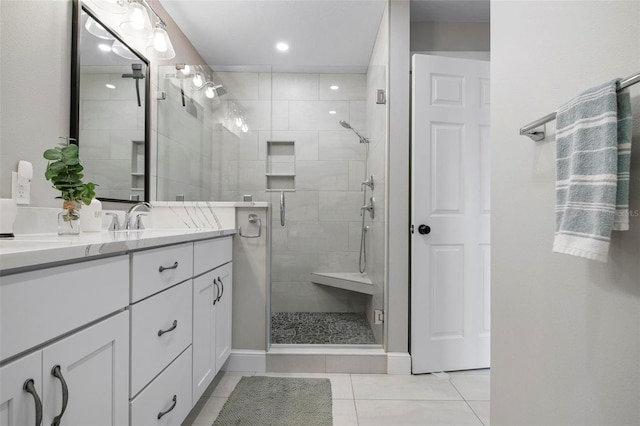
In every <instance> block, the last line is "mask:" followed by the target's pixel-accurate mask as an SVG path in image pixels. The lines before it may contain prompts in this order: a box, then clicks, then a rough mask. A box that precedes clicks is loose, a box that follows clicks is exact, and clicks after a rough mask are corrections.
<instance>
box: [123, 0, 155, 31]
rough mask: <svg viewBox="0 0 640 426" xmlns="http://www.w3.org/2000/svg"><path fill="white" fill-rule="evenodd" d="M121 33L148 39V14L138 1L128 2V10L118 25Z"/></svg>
mask: <svg viewBox="0 0 640 426" xmlns="http://www.w3.org/2000/svg"><path fill="white" fill-rule="evenodd" d="M120 28H121V29H122V32H124V33H125V34H127V35H130V36H132V37H136V38H139V39H148V38H149V37H150V36H151V31H152V27H151V19H150V18H149V12H148V11H147V8H146V7H144V5H143V4H142V3H141V2H140V1H138V0H130V1H129V10H128V11H127V14H126V15H125V17H124V20H123V21H122V22H121V23H120Z"/></svg>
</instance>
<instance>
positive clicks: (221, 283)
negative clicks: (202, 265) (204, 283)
mask: <svg viewBox="0 0 640 426" xmlns="http://www.w3.org/2000/svg"><path fill="white" fill-rule="evenodd" d="M218 282H219V283H220V286H221V287H222V291H221V292H220V296H218V300H217V302H219V301H220V299H222V295H223V294H224V283H223V282H222V280H221V279H220V277H218Z"/></svg>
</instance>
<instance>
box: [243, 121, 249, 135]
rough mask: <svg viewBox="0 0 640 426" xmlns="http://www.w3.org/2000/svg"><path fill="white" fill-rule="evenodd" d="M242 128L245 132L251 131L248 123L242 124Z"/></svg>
mask: <svg viewBox="0 0 640 426" xmlns="http://www.w3.org/2000/svg"><path fill="white" fill-rule="evenodd" d="M241 129H242V132H243V133H247V132H248V131H249V126H247V123H245V124H243V125H242V128H241Z"/></svg>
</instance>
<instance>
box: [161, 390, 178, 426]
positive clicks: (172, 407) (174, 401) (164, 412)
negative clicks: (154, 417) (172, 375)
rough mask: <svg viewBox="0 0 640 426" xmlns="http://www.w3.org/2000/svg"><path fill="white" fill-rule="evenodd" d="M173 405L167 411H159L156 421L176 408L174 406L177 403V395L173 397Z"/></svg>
mask: <svg viewBox="0 0 640 426" xmlns="http://www.w3.org/2000/svg"><path fill="white" fill-rule="evenodd" d="M172 401H173V404H172V405H171V407H169V409H168V410H167V411H160V412H159V413H158V420H160V419H161V418H162V416H164V415H165V414H167V413H169V412H171V411H172V410H173V409H174V408H176V404H177V403H178V396H177V395H173V399H172Z"/></svg>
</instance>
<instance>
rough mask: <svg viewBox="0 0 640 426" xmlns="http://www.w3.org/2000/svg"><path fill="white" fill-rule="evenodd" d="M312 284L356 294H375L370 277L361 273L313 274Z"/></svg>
mask: <svg viewBox="0 0 640 426" xmlns="http://www.w3.org/2000/svg"><path fill="white" fill-rule="evenodd" d="M311 282H312V283H314V284H321V285H326V286H329V287H336V288H341V289H343V290H349V291H355V292H356V293H363V294H369V295H372V294H373V283H372V282H371V280H370V279H369V276H368V275H367V274H366V273H364V274H361V273H359V272H312V273H311Z"/></svg>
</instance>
